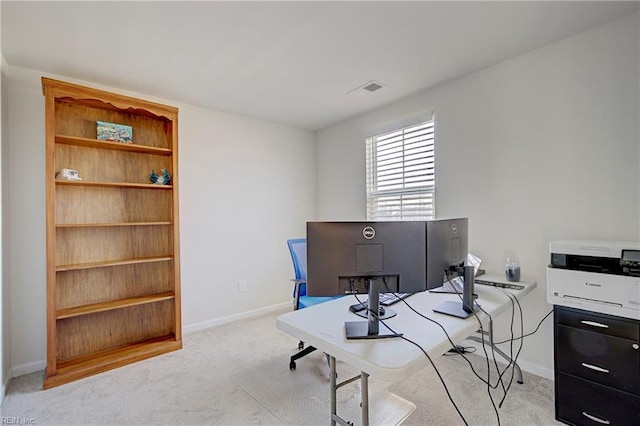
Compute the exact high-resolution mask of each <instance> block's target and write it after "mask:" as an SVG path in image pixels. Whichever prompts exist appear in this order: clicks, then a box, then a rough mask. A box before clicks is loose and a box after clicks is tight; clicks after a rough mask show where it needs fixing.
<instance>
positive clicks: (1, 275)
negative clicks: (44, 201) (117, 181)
mask: <svg viewBox="0 0 640 426" xmlns="http://www.w3.org/2000/svg"><path fill="white" fill-rule="evenodd" d="M0 22H2V5H1V4H0ZM1 34H2V31H0V46H2V36H1ZM6 71H7V64H6V62H5V60H4V55H3V54H2V49H1V48H0V241H1V243H0V401H2V399H3V398H4V395H5V389H6V385H7V383H8V381H9V365H8V364H9V363H8V359H9V357H7V356H5V351H6V350H7V348H8V347H9V346H8V344H7V340H8V336H9V334H8V331H5V327H6V325H5V312H7V311H6V309H5V307H4V303H5V300H7V299H6V298H5V291H7V289H8V287H9V286H8V282H7V285H6V286H5V268H4V263H5V262H4V244H5V242H4V239H3V238H2V236H3V233H4V227H5V220H6V218H5V215H4V209H5V206H6V204H5V194H6V191H5V180H4V179H3V174H4V159H5V155H3V151H4V150H5V145H6V144H5V143H4V142H3V141H4V140H5V137H4V135H5V133H6V129H7V125H6V119H5V118H6V113H7V108H5V107H4V103H5V102H6V100H7V97H6V96H5V91H6V84H5V81H6V79H5V74H6ZM7 325H8V324H7Z"/></svg>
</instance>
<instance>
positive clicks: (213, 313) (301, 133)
mask: <svg viewBox="0 0 640 426" xmlns="http://www.w3.org/2000/svg"><path fill="white" fill-rule="evenodd" d="M9 71H10V72H9V78H8V106H9V117H8V119H9V123H10V124H11V125H10V128H9V135H8V136H9V137H8V143H9V151H8V156H9V158H8V161H7V164H8V169H9V170H8V172H9V175H10V176H12V178H11V179H10V181H9V191H8V197H9V202H8V205H9V216H10V218H11V219H10V232H9V235H7V236H5V238H8V241H9V246H10V247H11V250H10V252H9V254H8V256H9V263H10V265H11V269H10V273H9V284H10V286H11V303H10V308H11V312H10V315H11V319H10V321H11V336H12V339H11V343H10V346H11V365H12V367H13V373H14V375H20V374H24V373H27V372H31V371H36V370H38V369H41V368H43V367H44V360H45V349H46V332H45V300H46V293H45V211H44V202H45V191H44V189H45V176H44V164H45V162H44V147H45V142H44V97H43V95H42V88H41V83H40V77H41V76H42V75H45V74H44V73H41V72H38V71H34V70H29V69H24V68H19V67H12V66H10V67H9ZM47 76H50V77H53V78H59V79H63V80H67V81H72V80H71V79H67V78H64V77H59V76H51V75H47ZM85 84H86V85H89V86H93V87H99V88H103V89H107V90H112V91H115V92H118V93H123V94H129V95H134V96H137V97H141V98H144V99H150V100H154V101H156V102H163V103H167V104H170V105H174V106H177V107H178V108H180V115H179V174H180V178H179V184H180V188H179V191H180V192H179V194H180V236H181V261H182V263H181V275H182V308H183V309H182V312H183V325H184V328H185V329H186V330H187V331H189V330H196V329H198V328H201V327H206V326H209V325H214V324H218V323H222V322H225V321H229V320H231V319H235V318H239V317H242V316H244V315H249V314H252V313H255V312H256V311H258V312H259V311H261V310H268V309H273V307H278V306H284V305H287V304H289V303H290V300H291V288H292V287H291V282H290V281H289V279H290V278H291V277H292V276H293V270H292V266H291V260H290V257H289V254H288V249H287V246H286V239H287V238H292V237H299V236H301V235H304V232H305V222H306V221H307V220H310V219H313V218H314V216H315V211H316V204H315V188H316V180H315V179H316V178H315V176H316V173H315V134H314V133H312V132H309V131H306V130H299V129H295V128H292V127H287V126H283V125H279V124H273V123H268V122H264V121H260V120H255V119H251V118H247V117H241V116H238V115H233V114H228V113H224V112H221V111H214V110H208V109H203V108H198V107H194V106H191V105H185V104H181V103H179V102H173V101H170V100H163V99H158V98H154V97H152V96H148V95H145V94H135V93H128V92H124V91H121V90H118V89H114V88H108V87H104V86H99V85H95V84H90V83H85ZM5 143H6V140H5ZM80 173H82V171H80ZM14 177H15V178H14ZM239 279H242V280H245V281H246V288H247V289H246V292H244V293H239V292H238V285H237V281H238V280H239Z"/></svg>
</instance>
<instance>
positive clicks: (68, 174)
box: [56, 169, 82, 180]
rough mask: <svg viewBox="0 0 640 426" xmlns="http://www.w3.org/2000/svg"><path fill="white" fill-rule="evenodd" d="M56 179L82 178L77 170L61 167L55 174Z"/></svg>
mask: <svg viewBox="0 0 640 426" xmlns="http://www.w3.org/2000/svg"><path fill="white" fill-rule="evenodd" d="M56 179H64V180H82V178H81V177H80V176H78V171H77V170H73V169H62V170H60V171H59V172H58V174H56Z"/></svg>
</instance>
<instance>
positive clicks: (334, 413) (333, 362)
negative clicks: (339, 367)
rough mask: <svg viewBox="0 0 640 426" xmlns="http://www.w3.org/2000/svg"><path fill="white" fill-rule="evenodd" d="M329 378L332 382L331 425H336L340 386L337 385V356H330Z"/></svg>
mask: <svg viewBox="0 0 640 426" xmlns="http://www.w3.org/2000/svg"><path fill="white" fill-rule="evenodd" d="M329 367H330V368H329V370H330V371H329V376H330V377H329V380H330V383H331V426H336V417H337V415H338V414H337V407H338V403H337V400H336V399H337V398H336V392H337V390H338V388H337V387H336V357H334V356H330V357H329Z"/></svg>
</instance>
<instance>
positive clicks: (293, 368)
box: [289, 361, 296, 370]
mask: <svg viewBox="0 0 640 426" xmlns="http://www.w3.org/2000/svg"><path fill="white" fill-rule="evenodd" d="M295 369H296V362H295V361H291V362H290V363H289V370H295Z"/></svg>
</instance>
